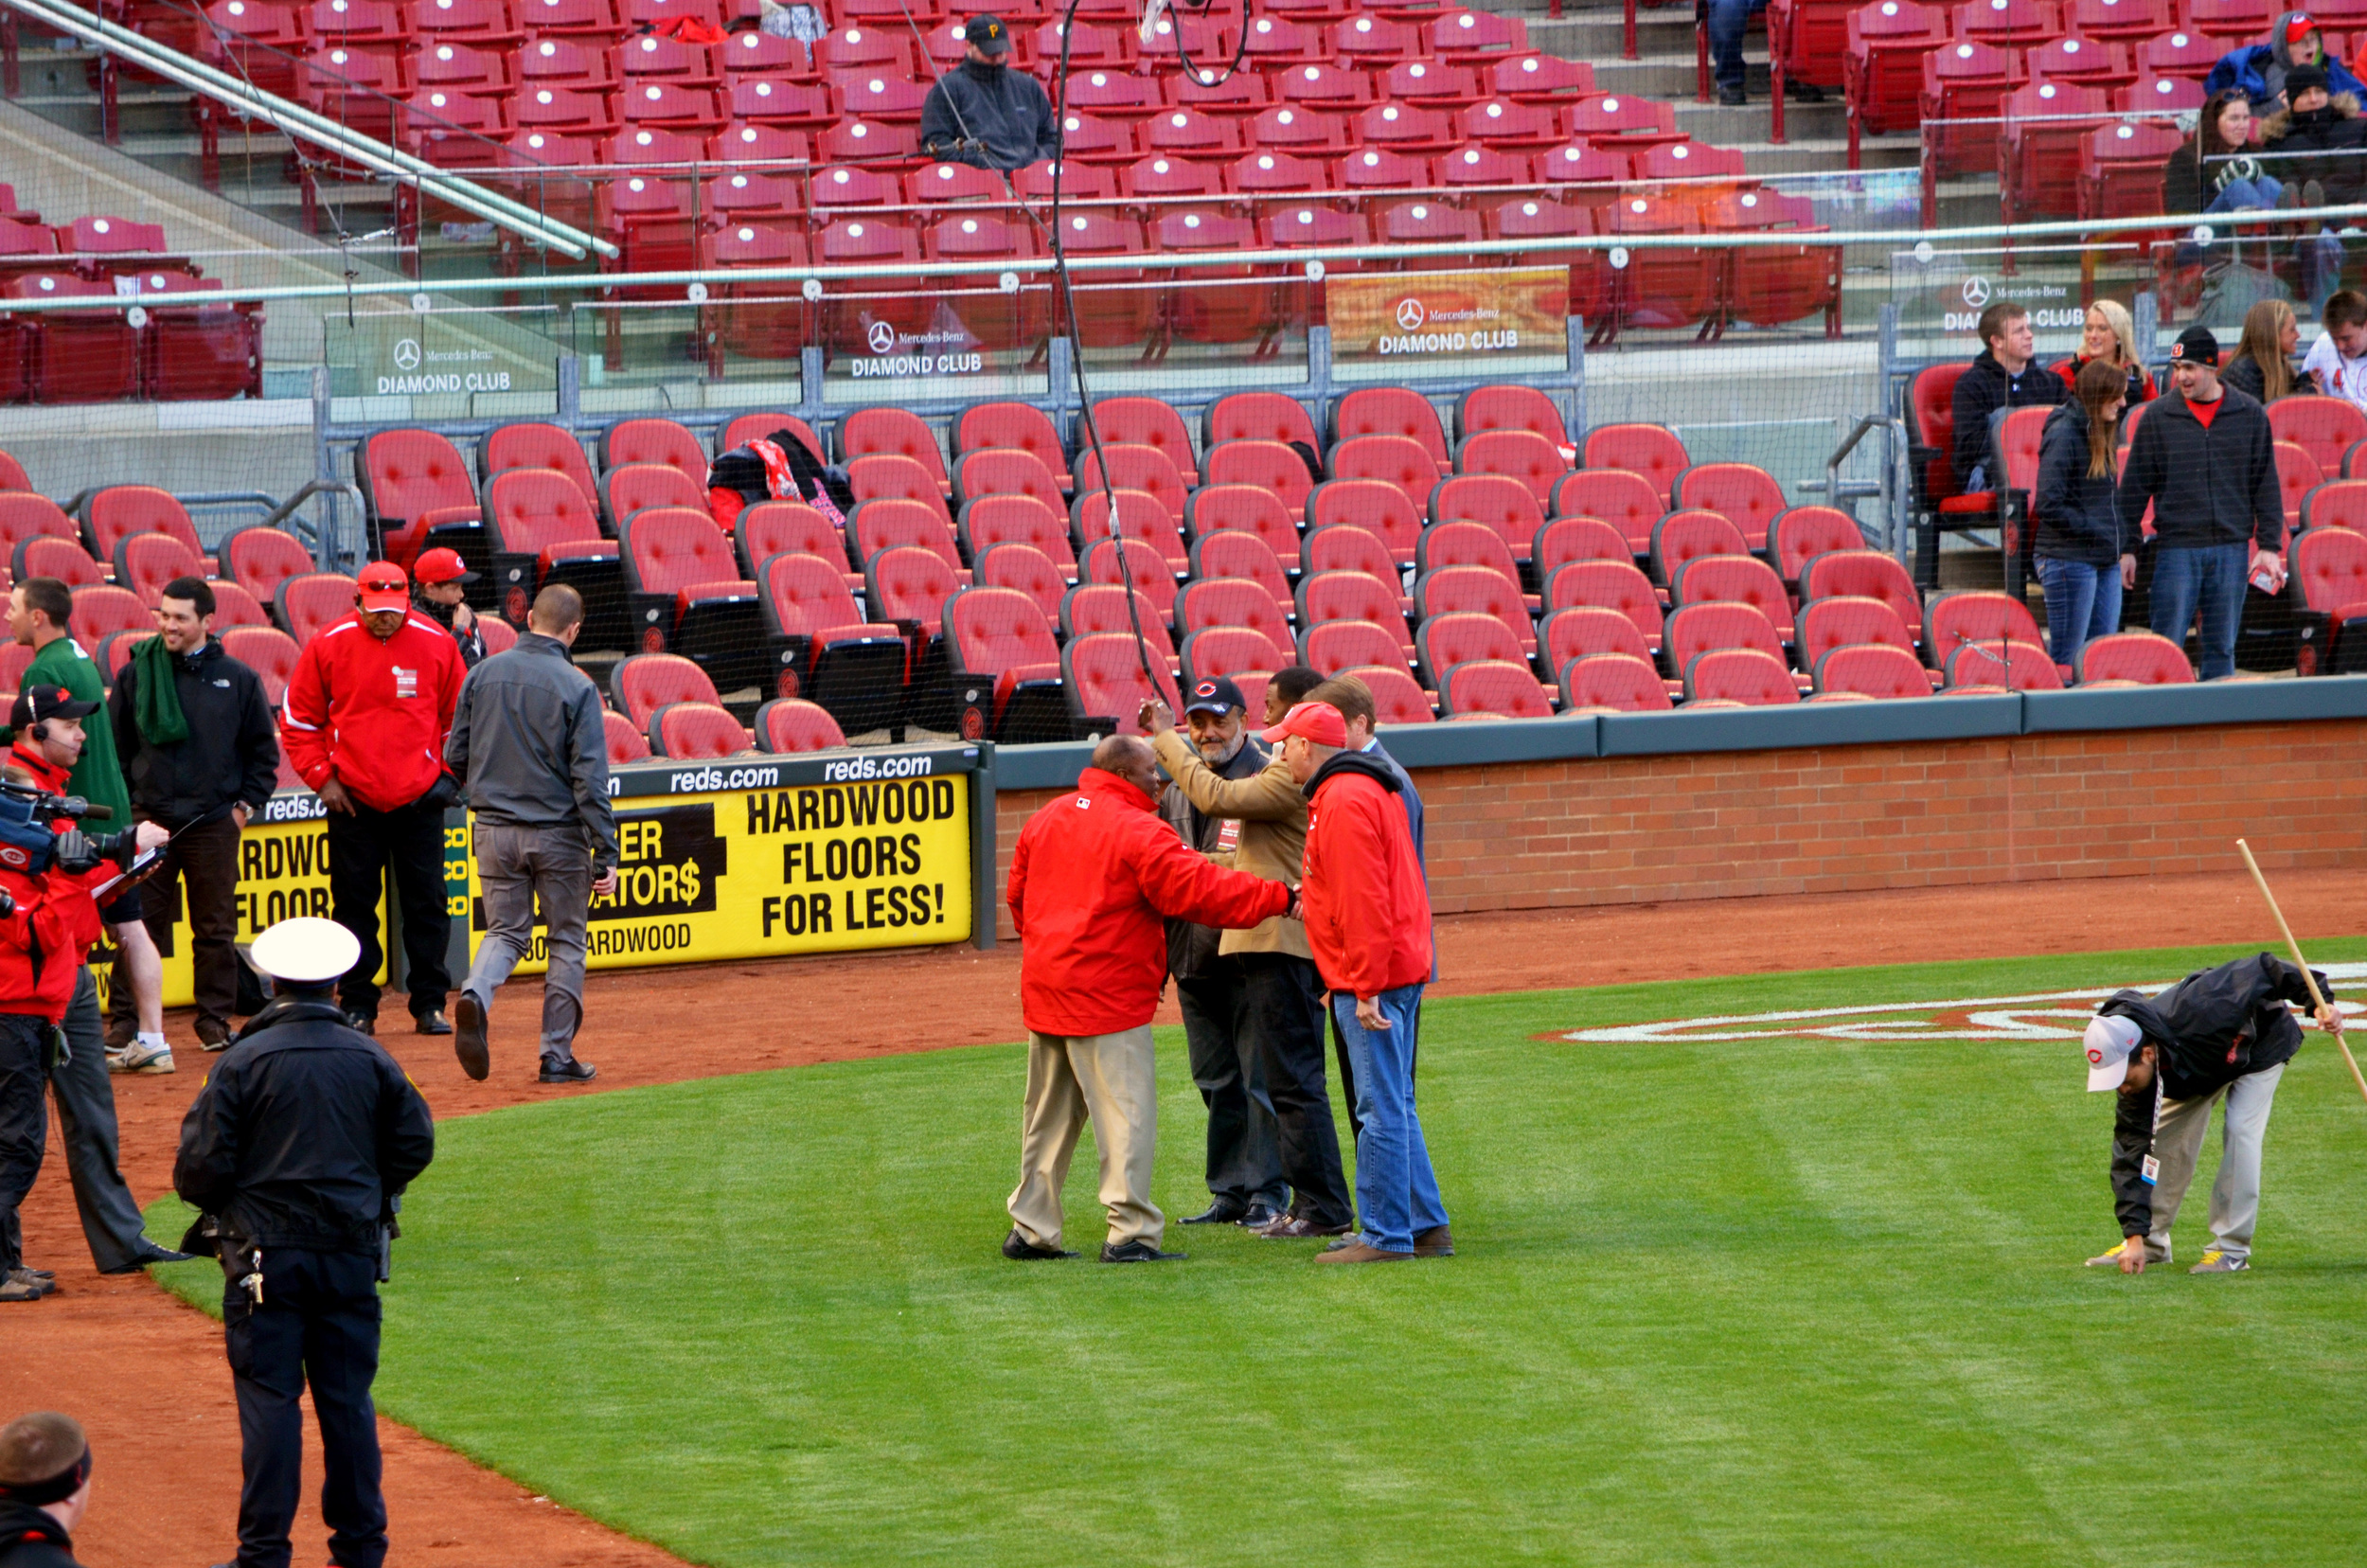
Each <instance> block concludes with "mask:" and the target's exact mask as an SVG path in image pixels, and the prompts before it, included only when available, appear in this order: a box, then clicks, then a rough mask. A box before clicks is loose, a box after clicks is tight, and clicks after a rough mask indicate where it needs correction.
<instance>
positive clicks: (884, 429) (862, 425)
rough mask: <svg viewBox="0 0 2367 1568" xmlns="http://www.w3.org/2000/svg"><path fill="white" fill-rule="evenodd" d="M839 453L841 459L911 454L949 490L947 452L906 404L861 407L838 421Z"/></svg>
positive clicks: (846, 460) (844, 460) (846, 461)
mask: <svg viewBox="0 0 2367 1568" xmlns="http://www.w3.org/2000/svg"><path fill="white" fill-rule="evenodd" d="M838 448H839V451H838V456H839V461H840V462H842V463H851V462H853V461H854V460H855V459H856V458H858V457H870V456H875V455H878V454H890V455H894V456H898V457H909V458H911V459H912V460H913V461H915V462H917V463H918V464H919V465H920V466H921V467H922V468H924V469H926V470H928V471H929V473H930V477H932V478H934V480H936V482H937V484H938V486H939V488H940V489H942V490H948V491H950V490H952V479H950V478H949V477H948V476H947V474H946V472H945V455H944V454H943V453H941V452H940V451H939V450H938V449H937V438H936V437H935V436H934V434H933V433H932V432H931V431H930V429H929V427H928V426H927V425H925V424H923V423H922V422H921V421H920V417H919V416H918V415H917V414H914V413H913V412H912V411H911V410H909V409H903V408H859V409H856V410H855V411H854V412H853V413H851V414H848V415H847V416H846V417H845V419H841V420H839V422H838Z"/></svg>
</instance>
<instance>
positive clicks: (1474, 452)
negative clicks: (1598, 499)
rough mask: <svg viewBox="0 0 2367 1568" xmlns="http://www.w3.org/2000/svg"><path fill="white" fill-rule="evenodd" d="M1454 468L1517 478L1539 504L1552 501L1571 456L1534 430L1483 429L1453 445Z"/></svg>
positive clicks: (1568, 470) (1567, 468)
mask: <svg viewBox="0 0 2367 1568" xmlns="http://www.w3.org/2000/svg"><path fill="white" fill-rule="evenodd" d="M1455 472H1457V473H1500V474H1505V475H1508V476H1510V477H1512V478H1515V479H1518V480H1520V481H1521V482H1522V484H1524V485H1526V486H1527V487H1528V488H1529V493H1530V494H1532V495H1534V496H1536V497H1537V504H1538V506H1539V508H1545V507H1548V506H1550V505H1552V502H1553V498H1554V487H1555V486H1556V485H1557V483H1558V482H1559V481H1560V480H1561V478H1562V476H1563V475H1565V474H1567V473H1568V472H1570V460H1569V459H1568V458H1566V457H1564V456H1563V455H1562V454H1561V449H1560V448H1559V447H1557V446H1556V445H1555V444H1554V443H1553V442H1551V441H1549V440H1547V439H1546V438H1545V437H1542V436H1539V435H1538V434H1537V433H1536V432H1535V431H1533V430H1484V431H1481V432H1480V433H1479V434H1478V435H1476V436H1468V437H1464V440H1463V444H1462V445H1460V446H1459V447H1457V448H1456V449H1455ZM1605 521H1607V522H1608V521H1610V520H1609V519H1605Z"/></svg>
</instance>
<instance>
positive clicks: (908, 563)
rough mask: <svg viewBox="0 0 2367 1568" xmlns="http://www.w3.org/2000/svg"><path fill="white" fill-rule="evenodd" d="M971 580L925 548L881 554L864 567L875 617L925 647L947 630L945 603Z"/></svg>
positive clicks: (900, 548)
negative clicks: (964, 579) (965, 582)
mask: <svg viewBox="0 0 2367 1568" xmlns="http://www.w3.org/2000/svg"><path fill="white" fill-rule="evenodd" d="M880 504H881V503H874V505H880ZM886 504H887V505H894V503H886ZM968 575H969V574H968V573H966V572H965V573H959V574H957V573H955V571H954V570H953V568H952V567H951V566H948V565H947V564H946V563H945V558H944V557H943V556H940V555H938V554H937V553H936V552H935V551H934V550H931V549H927V548H925V547H923V546H921V545H917V544H899V545H898V546H896V547H895V548H893V549H887V550H881V552H879V554H877V555H875V556H873V557H872V558H871V559H870V561H868V562H867V563H866V564H865V566H864V568H863V577H864V588H865V590H866V592H867V593H868V595H869V597H870V600H871V615H872V618H873V620H874V621H875V622H876V623H878V624H880V625H883V626H893V627H895V628H897V629H898V630H899V631H900V632H902V633H904V634H905V635H906V637H907V638H908V639H910V640H912V641H913V642H914V643H915V644H916V645H917V646H919V647H926V646H927V644H929V643H931V642H934V640H935V639H936V638H937V636H938V635H939V634H940V633H942V632H943V631H944V630H945V601H946V600H947V599H950V598H952V597H953V596H954V595H955V594H957V593H959V592H961V590H962V588H963V586H964V584H963V582H962V580H961V579H962V578H964V577H967V576H968Z"/></svg>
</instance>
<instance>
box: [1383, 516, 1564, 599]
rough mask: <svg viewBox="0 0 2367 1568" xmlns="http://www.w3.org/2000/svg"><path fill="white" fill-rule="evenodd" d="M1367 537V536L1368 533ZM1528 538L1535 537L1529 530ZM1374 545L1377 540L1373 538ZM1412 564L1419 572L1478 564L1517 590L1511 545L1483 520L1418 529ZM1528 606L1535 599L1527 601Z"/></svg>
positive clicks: (1518, 571) (1517, 572) (1518, 579)
mask: <svg viewBox="0 0 2367 1568" xmlns="http://www.w3.org/2000/svg"><path fill="white" fill-rule="evenodd" d="M1368 537H1369V536H1368ZM1530 537H1531V538H1535V537H1536V535H1535V532H1534V531H1533V530H1532V532H1531V535H1530ZM1374 543H1375V545H1376V547H1378V545H1379V541H1378V540H1375V541H1374ZM1414 564H1415V567H1417V568H1418V569H1419V570H1421V571H1423V572H1435V571H1438V570H1441V569H1442V568H1445V567H1448V566H1480V567H1485V568H1486V569H1487V570H1488V571H1491V572H1494V573H1495V574H1496V575H1497V576H1498V577H1501V578H1503V579H1504V581H1506V582H1507V583H1509V584H1511V585H1512V587H1513V589H1514V591H1516V592H1518V591H1519V589H1520V586H1521V568H1520V566H1519V565H1518V564H1517V563H1516V562H1515V561H1514V560H1513V557H1512V549H1511V546H1509V545H1508V544H1506V543H1504V535H1503V534H1502V533H1500V532H1498V531H1497V530H1496V529H1494V528H1492V527H1490V526H1487V525H1486V524H1485V523H1472V522H1455V523H1433V524H1432V525H1431V526H1429V527H1428V528H1425V529H1424V530H1422V537H1421V540H1420V542H1419V543H1418V544H1417V545H1416V546H1415V552H1414ZM1527 602H1528V606H1529V608H1530V609H1532V610H1534V609H1535V608H1536V607H1537V601H1536V600H1535V599H1530V600H1528V601H1527Z"/></svg>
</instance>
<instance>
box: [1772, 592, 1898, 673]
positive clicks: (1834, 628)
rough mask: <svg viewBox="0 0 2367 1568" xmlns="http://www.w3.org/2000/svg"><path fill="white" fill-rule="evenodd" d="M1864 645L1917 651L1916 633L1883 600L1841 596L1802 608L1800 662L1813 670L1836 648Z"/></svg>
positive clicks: (1812, 601)
mask: <svg viewBox="0 0 2367 1568" xmlns="http://www.w3.org/2000/svg"><path fill="white" fill-rule="evenodd" d="M1862 643H1880V644H1882V645H1884V646H1885V647H1889V648H1896V649H1900V650H1904V651H1906V652H1909V653H1913V651H1914V650H1915V638H1914V633H1913V632H1911V631H1909V630H1908V628H1907V626H1906V625H1905V623H1903V622H1902V621H1900V620H1899V618H1898V612H1896V611H1895V610H1893V609H1892V608H1891V607H1890V606H1889V605H1887V604H1885V603H1883V602H1882V601H1881V600H1880V599H1878V598H1864V597H1859V596H1857V595H1852V594H1840V595H1835V596H1834V597H1830V598H1821V599H1812V600H1810V601H1809V602H1808V603H1806V604H1804V605H1802V606H1801V607H1800V662H1801V663H1802V664H1803V665H1805V666H1806V667H1807V668H1809V669H1811V670H1813V669H1814V668H1816V664H1817V661H1818V660H1819V659H1822V658H1823V657H1824V655H1825V654H1827V653H1829V652H1831V651H1832V650H1834V649H1836V648H1855V647H1857V646H1859V645H1860V644H1862Z"/></svg>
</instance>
